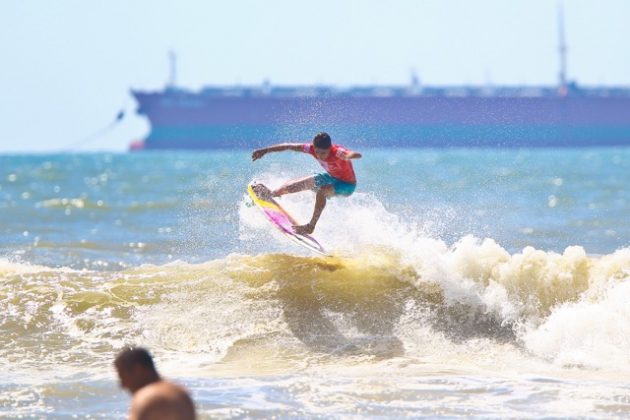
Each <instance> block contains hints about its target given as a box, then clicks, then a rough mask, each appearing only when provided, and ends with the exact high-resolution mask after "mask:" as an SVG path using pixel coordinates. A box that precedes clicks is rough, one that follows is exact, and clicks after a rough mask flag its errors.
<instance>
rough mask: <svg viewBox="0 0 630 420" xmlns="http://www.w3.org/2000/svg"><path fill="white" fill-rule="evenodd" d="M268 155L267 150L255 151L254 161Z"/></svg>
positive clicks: (253, 154)
mask: <svg viewBox="0 0 630 420" xmlns="http://www.w3.org/2000/svg"><path fill="white" fill-rule="evenodd" d="M266 154H267V150H265V149H258V150H254V152H253V153H252V160H258V159H260V158H261V157H263V156H265V155H266Z"/></svg>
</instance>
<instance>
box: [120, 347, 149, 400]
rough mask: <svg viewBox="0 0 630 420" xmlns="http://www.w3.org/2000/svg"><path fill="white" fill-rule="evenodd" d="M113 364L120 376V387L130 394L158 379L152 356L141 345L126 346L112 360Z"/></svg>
mask: <svg viewBox="0 0 630 420" xmlns="http://www.w3.org/2000/svg"><path fill="white" fill-rule="evenodd" d="M114 366H115V367H116V371H117V372H118V377H119V378H120V387H121V388H124V389H127V390H129V392H131V393H132V394H133V393H134V392H136V391H137V390H138V389H140V388H142V387H143V386H145V385H147V384H149V383H151V382H155V381H157V380H159V379H160V376H159V375H158V373H157V370H156V369H155V365H154V364H153V358H152V357H151V355H150V354H149V352H148V351H146V350H145V349H143V348H141V347H128V348H126V349H124V350H123V351H121V352H120V353H119V354H118V356H116V359H115V360H114Z"/></svg>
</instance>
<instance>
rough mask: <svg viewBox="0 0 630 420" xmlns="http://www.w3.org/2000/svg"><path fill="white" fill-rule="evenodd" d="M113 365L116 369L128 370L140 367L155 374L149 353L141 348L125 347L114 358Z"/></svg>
mask: <svg viewBox="0 0 630 420" xmlns="http://www.w3.org/2000/svg"><path fill="white" fill-rule="evenodd" d="M114 364H115V365H116V366H117V367H120V368H124V369H126V370H130V369H131V368H133V367H134V366H135V365H142V366H144V367H146V368H148V369H150V370H152V371H154V372H155V365H154V364H153V358H152V357H151V355H150V354H149V352H148V351H147V350H145V349H143V348H142V347H127V348H126V349H124V350H123V351H121V352H120V353H118V356H116V360H115V361H114Z"/></svg>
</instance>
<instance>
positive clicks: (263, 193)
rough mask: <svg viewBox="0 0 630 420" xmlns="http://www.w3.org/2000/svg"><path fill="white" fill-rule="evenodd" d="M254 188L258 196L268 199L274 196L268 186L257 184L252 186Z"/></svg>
mask: <svg viewBox="0 0 630 420" xmlns="http://www.w3.org/2000/svg"><path fill="white" fill-rule="evenodd" d="M252 189H253V190H254V192H255V193H256V195H258V197H260V198H262V199H263V200H266V199H269V198H271V197H272V194H271V191H269V188H267V187H266V186H264V185H263V184H256V185H254V186H252Z"/></svg>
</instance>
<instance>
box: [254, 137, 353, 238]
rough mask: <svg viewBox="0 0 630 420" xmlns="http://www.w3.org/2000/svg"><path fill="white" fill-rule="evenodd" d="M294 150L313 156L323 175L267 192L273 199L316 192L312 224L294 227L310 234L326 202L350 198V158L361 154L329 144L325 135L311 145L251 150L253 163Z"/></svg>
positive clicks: (284, 144)
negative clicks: (273, 153)
mask: <svg viewBox="0 0 630 420" xmlns="http://www.w3.org/2000/svg"><path fill="white" fill-rule="evenodd" d="M285 150H293V151H295V152H302V153H307V154H309V155H311V156H313V157H314V158H315V159H316V160H317V161H318V162H319V163H320V165H322V167H323V168H324V169H325V170H326V172H323V173H320V174H317V175H313V176H308V177H305V178H300V179H296V180H293V181H289V182H287V183H285V184H284V185H282V186H281V187H280V188H278V189H277V190H274V191H270V193H271V195H272V197H280V196H282V195H285V194H292V193H296V192H300V191H304V190H313V191H316V197H315V209H314V210H313V217H311V221H310V222H308V223H307V224H305V225H300V226H294V229H295V232H296V233H299V234H309V233H313V230H315V225H316V224H317V221H318V220H319V217H320V216H321V214H322V211H323V210H324V207H326V199H328V198H329V197H333V196H336V195H338V196H344V197H348V196H350V195H351V194H352V193H353V192H354V190H355V188H356V186H357V179H356V176H355V174H354V168H353V167H352V162H351V159H358V158H360V157H361V153H359V152H354V151H352V150H349V149H346V148H344V147H342V146H340V145H338V144H332V140H331V139H330V136H329V135H328V134H327V133H318V134H317V135H316V136H315V137H314V138H313V142H312V143H282V144H276V145H273V146H268V147H263V148H262V149H258V150H254V152H253V153H252V160H253V161H255V160H258V159H260V158H261V157H263V156H264V155H266V154H267V153H270V152H283V151H285Z"/></svg>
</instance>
